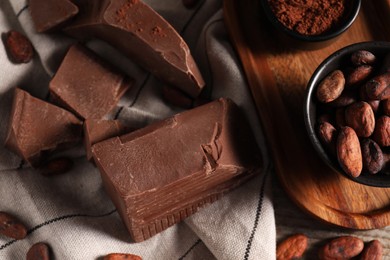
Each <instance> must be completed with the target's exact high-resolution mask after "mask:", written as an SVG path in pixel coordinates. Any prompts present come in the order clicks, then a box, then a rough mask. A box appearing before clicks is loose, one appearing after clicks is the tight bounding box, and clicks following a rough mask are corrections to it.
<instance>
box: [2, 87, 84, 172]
mask: <svg viewBox="0 0 390 260" xmlns="http://www.w3.org/2000/svg"><path fill="white" fill-rule="evenodd" d="M81 131H82V122H81V121H80V120H79V119H77V117H75V116H74V115H73V114H72V113H70V112H68V111H66V110H64V109H62V108H59V107H57V106H55V105H52V104H49V103H47V102H45V101H42V100H40V99H37V98H35V97H32V96H31V95H30V94H28V93H27V92H25V91H23V90H21V89H19V88H16V89H15V96H14V101H13V106H12V112H11V115H10V123H9V125H8V135H7V139H6V142H5V146H6V147H7V148H8V149H9V150H11V151H13V152H15V153H16V154H18V155H19V156H20V157H22V158H23V159H24V160H25V161H27V162H28V163H29V164H30V165H31V166H34V167H36V166H39V163H40V160H41V155H42V154H43V153H45V152H51V151H53V150H55V149H57V148H67V147H69V146H71V145H74V144H76V143H78V142H79V141H80V140H81Z"/></svg>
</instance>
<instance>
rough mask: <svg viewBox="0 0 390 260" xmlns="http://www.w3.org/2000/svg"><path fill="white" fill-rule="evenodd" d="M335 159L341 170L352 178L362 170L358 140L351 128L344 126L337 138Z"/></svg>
mask: <svg viewBox="0 0 390 260" xmlns="http://www.w3.org/2000/svg"><path fill="white" fill-rule="evenodd" d="M337 159H338V161H339V164H340V166H341V168H342V169H343V170H344V172H346V173H347V174H349V175H351V176H352V177H358V176H359V175H360V174H361V172H362V169H363V160H362V152H361V149H360V143H359V138H358V136H357V135H356V132H355V130H353V128H351V127H348V126H345V127H342V128H341V129H340V131H339V134H338V137H337Z"/></svg>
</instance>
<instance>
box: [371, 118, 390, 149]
mask: <svg viewBox="0 0 390 260" xmlns="http://www.w3.org/2000/svg"><path fill="white" fill-rule="evenodd" d="M372 139H373V140H374V141H375V142H377V143H378V144H379V145H380V146H382V147H387V146H390V117H388V116H381V117H379V118H378V119H377V120H376V126H375V130H374V133H373V135H372Z"/></svg>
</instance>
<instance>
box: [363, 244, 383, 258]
mask: <svg viewBox="0 0 390 260" xmlns="http://www.w3.org/2000/svg"><path fill="white" fill-rule="evenodd" d="M382 257H383V245H382V243H381V242H379V241H378V240H372V241H370V242H369V243H367V244H366V245H365V246H364V249H363V252H362V254H361V255H360V259H361V260H382Z"/></svg>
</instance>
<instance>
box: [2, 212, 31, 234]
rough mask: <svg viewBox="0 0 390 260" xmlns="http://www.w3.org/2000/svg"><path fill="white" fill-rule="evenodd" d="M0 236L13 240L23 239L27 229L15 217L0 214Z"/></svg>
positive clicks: (3, 213)
mask: <svg viewBox="0 0 390 260" xmlns="http://www.w3.org/2000/svg"><path fill="white" fill-rule="evenodd" d="M0 234H3V235H5V236H7V237H10V238H14V239H23V238H25V237H26V236H27V228H26V226H25V225H24V224H23V223H22V222H20V221H19V220H18V219H17V218H16V217H15V216H12V215H11V214H9V213H6V212H0Z"/></svg>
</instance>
